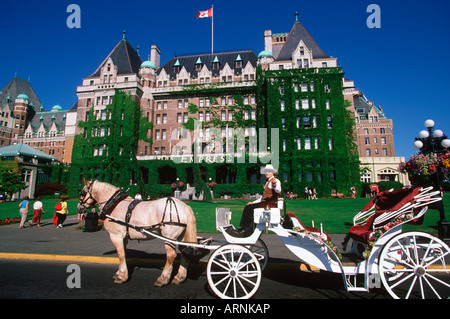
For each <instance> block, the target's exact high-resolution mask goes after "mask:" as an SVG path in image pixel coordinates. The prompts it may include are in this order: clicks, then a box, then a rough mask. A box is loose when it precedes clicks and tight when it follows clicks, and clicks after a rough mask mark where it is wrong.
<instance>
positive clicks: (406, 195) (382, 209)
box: [348, 187, 425, 243]
mask: <svg viewBox="0 0 450 319" xmlns="http://www.w3.org/2000/svg"><path fill="white" fill-rule="evenodd" d="M420 191H421V188H420V187H417V188H408V189H398V190H394V191H392V190H390V191H384V192H381V193H379V194H378V195H377V196H375V197H374V198H373V199H372V200H371V201H370V202H369V203H368V204H367V205H366V206H365V207H364V208H363V210H362V211H361V212H365V211H369V210H374V212H373V214H372V215H371V216H370V217H369V218H367V220H366V221H365V222H364V223H363V224H359V225H355V226H353V227H350V230H349V233H348V237H350V238H352V239H354V240H357V241H360V242H363V243H367V242H368V241H369V237H370V234H371V233H372V232H373V231H374V229H378V228H380V227H383V226H384V225H385V224H387V223H389V222H390V220H391V219H392V218H394V217H396V216H397V215H399V214H400V213H404V212H405V209H406V208H408V205H410V204H412V203H414V196H416V195H417V194H418V193H420ZM409 207H411V206H409ZM369 208H370V209H369ZM418 212H419V210H418V209H414V215H417V213H418ZM424 213H425V212H423V214H424ZM383 214H388V215H385V216H386V217H388V218H384V216H383V217H382V218H381V221H380V218H379V217H380V216H381V215H383ZM377 218H378V220H377ZM422 221H423V218H419V219H414V220H412V221H411V223H420V222H422Z"/></svg>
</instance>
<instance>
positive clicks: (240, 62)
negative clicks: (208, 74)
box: [234, 54, 242, 69]
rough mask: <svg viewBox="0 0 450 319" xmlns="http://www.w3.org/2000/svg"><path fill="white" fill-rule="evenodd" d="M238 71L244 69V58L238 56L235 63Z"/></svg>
mask: <svg viewBox="0 0 450 319" xmlns="http://www.w3.org/2000/svg"><path fill="white" fill-rule="evenodd" d="M234 64H235V67H236V69H242V58H241V55H240V54H238V56H237V58H236V61H234Z"/></svg>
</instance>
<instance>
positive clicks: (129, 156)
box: [70, 90, 151, 196]
mask: <svg viewBox="0 0 450 319" xmlns="http://www.w3.org/2000/svg"><path fill="white" fill-rule="evenodd" d="M78 126H79V127H80V128H81V129H82V131H83V132H82V133H81V134H78V135H76V136H75V140H74V146H73V153H72V168H71V174H70V185H72V186H74V185H78V186H79V187H78V188H76V187H72V188H71V191H70V192H71V193H70V195H71V196H76V194H77V191H78V190H79V189H80V188H81V187H82V178H86V179H87V180H94V179H97V180H100V181H104V182H108V183H111V184H113V185H115V186H118V187H128V186H129V185H130V182H131V185H138V183H139V180H140V178H141V176H140V170H139V166H138V163H137V160H136V150H137V143H138V140H139V138H143V135H144V134H145V133H144V134H141V133H140V132H141V131H143V130H147V129H148V128H149V127H151V124H148V123H146V122H143V121H142V120H141V109H140V107H139V104H138V103H137V102H136V101H135V100H133V98H132V97H131V96H130V95H127V94H126V93H124V92H123V91H119V90H117V91H116V92H115V95H114V97H113V100H112V103H111V104H110V105H107V106H106V109H105V113H103V114H101V113H98V112H97V113H96V111H94V108H91V109H90V110H89V117H88V120H87V121H85V122H79V124H78ZM141 126H143V127H142V130H140V129H141Z"/></svg>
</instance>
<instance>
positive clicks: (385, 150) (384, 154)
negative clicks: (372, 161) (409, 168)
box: [383, 148, 388, 156]
mask: <svg viewBox="0 0 450 319" xmlns="http://www.w3.org/2000/svg"><path fill="white" fill-rule="evenodd" d="M387 155H388V154H387V148H383V156H387Z"/></svg>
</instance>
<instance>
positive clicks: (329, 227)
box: [0, 193, 450, 234]
mask: <svg viewBox="0 0 450 319" xmlns="http://www.w3.org/2000/svg"><path fill="white" fill-rule="evenodd" d="M368 201H369V199H366V198H356V199H350V198H348V199H347V198H345V199H325V198H324V199H318V200H305V199H293V200H287V201H286V207H287V211H290V212H293V213H294V214H295V215H296V216H297V217H298V218H299V219H300V220H301V221H302V223H303V224H305V225H306V226H311V223H312V221H314V224H315V226H316V227H317V228H320V224H321V223H322V225H323V229H324V231H326V232H328V233H331V234H339V233H347V231H348V228H349V227H350V226H351V223H352V218H353V216H354V215H355V214H356V213H358V212H359V211H360V210H361V208H363V207H364V206H365V205H366V203H367V202H368ZM42 202H43V204H44V210H46V212H47V214H46V215H43V217H42V218H51V217H53V212H54V206H55V205H56V203H57V200H43V201H42ZM247 202H248V201H245V200H214V201H213V202H207V203H206V202H188V205H190V206H191V207H192V209H193V210H194V213H195V217H196V220H197V230H198V232H215V231H216V222H215V218H216V217H215V216H216V207H228V208H230V210H231V212H232V219H231V223H232V224H234V225H235V226H239V221H240V218H241V214H242V210H243V208H244V206H245V204H246V203H247ZM32 203H33V202H31V203H30V204H31V205H32ZM449 203H450V193H447V194H445V195H444V207H445V211H446V217H447V220H450V205H449ZM18 204H19V203H18V202H4V203H0V220H3V219H6V218H20V215H19V208H18ZM76 206H77V201H76V200H69V201H68V208H69V213H70V214H76ZM29 216H30V218H31V216H32V209H31V208H30V215H29ZM438 220H439V214H438V212H437V211H436V210H429V211H428V212H427V214H426V215H425V222H424V224H423V225H422V226H415V228H414V229H421V230H422V231H426V232H430V233H437V230H436V228H435V227H436V225H437V222H438ZM405 229H406V230H410V229H413V228H412V226H406V227H405Z"/></svg>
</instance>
